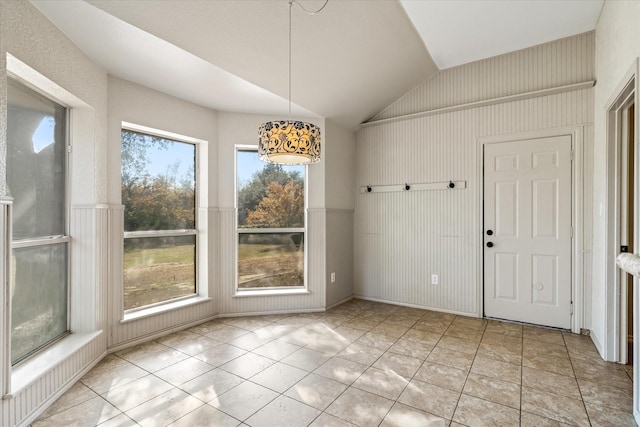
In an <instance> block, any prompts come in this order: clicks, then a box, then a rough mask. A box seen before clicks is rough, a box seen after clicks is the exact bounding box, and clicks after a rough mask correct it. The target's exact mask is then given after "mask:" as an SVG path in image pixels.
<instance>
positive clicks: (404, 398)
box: [398, 380, 460, 420]
mask: <svg viewBox="0 0 640 427" xmlns="http://www.w3.org/2000/svg"><path fill="white" fill-rule="evenodd" d="M459 398H460V393H457V392H454V391H451V390H447V389H445V388H442V387H438V386H437V385H433V384H428V383H425V382H422V381H417V380H412V381H411V382H410V383H409V385H408V386H407V387H406V388H405V389H404V391H403V392H402V394H401V395H400V398H398V402H400V403H404V404H405V405H409V406H412V407H414V408H417V409H420V410H422V411H425V412H429V413H431V414H434V415H437V416H439V417H442V418H446V419H448V420H450V419H451V417H452V416H453V411H454V410H455V408H456V404H457V403H458V399H459Z"/></svg>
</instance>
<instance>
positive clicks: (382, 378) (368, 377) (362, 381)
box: [352, 368, 409, 400]
mask: <svg viewBox="0 0 640 427" xmlns="http://www.w3.org/2000/svg"><path fill="white" fill-rule="evenodd" d="M407 384H409V380H408V379H406V378H405V377H403V376H400V375H398V374H397V373H395V372H393V371H390V370H380V369H376V368H369V369H367V370H366V371H365V373H364V374H362V375H360V377H359V378H358V379H357V380H356V382H354V383H353V385H352V387H356V388H359V389H360V390H365V391H368V392H369V393H374V394H377V395H379V396H382V397H386V398H387V399H391V400H396V399H397V398H398V397H399V396H400V393H402V390H404V388H405V387H406V386H407Z"/></svg>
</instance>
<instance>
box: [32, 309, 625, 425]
mask: <svg viewBox="0 0 640 427" xmlns="http://www.w3.org/2000/svg"><path fill="white" fill-rule="evenodd" d="M94 425H100V426H109V427H112V426H134V425H142V426H166V425H171V426H185V427H196V426H238V425H243V426H255V427H258V426H269V427H273V426H286V427H297V426H314V427H318V426H351V425H359V426H367V427H368V426H378V425H379V426H385V427H390V426H398V427H411V426H448V425H450V426H486V425H493V426H522V427H527V426H564V425H578V426H588V425H594V426H633V425H635V423H634V421H633V416H632V382H631V368H630V367H625V366H621V365H617V364H613V363H607V362H604V361H602V359H601V358H600V356H599V355H598V353H597V352H596V350H595V348H594V346H593V344H592V342H591V340H590V339H589V338H588V337H584V336H578V335H574V334H570V333H566V332H560V331H556V330H549V329H543V328H536V327H530V326H521V325H516V324H512V323H503V322H496V321H487V320H482V319H474V318H467V317H462V316H454V315H451V314H444V313H437V312H431V311H425V310H418V309H411V308H405V307H398V306H393V305H387V304H379V303H372V302H367V301H362V300H354V301H351V302H348V303H345V304H343V305H341V306H339V307H337V308H334V309H333V310H330V311H328V312H327V313H313V314H297V315H278V316H261V317H239V318H229V319H217V320H214V321H211V322H208V323H204V324H202V325H198V326H195V327H193V328H191V329H188V330H185V331H182V332H177V333H174V334H171V335H168V336H165V337H163V338H161V339H158V340H156V341H153V342H148V343H145V344H141V345H138V346H135V347H132V348H129V349H126V350H123V351H119V352H117V353H115V354H112V355H109V356H107V357H106V358H105V359H104V360H102V361H101V362H100V363H99V364H98V365H97V366H96V367H95V368H94V369H93V370H91V371H90V372H89V373H88V374H87V375H86V376H85V377H84V378H82V380H81V381H80V382H78V383H77V384H75V385H74V386H73V387H72V388H71V389H70V390H69V391H68V392H67V393H65V394H64V395H63V396H62V397H61V398H60V399H58V401H56V402H55V403H54V404H53V405H52V406H51V407H50V408H48V409H47V411H46V412H45V413H43V414H42V416H41V417H40V418H39V419H38V420H37V421H35V422H34V423H33V427H40V426H52V427H55V426H65V427H66V426H83V427H84V426H94Z"/></svg>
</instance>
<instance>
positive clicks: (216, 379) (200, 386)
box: [180, 368, 244, 402]
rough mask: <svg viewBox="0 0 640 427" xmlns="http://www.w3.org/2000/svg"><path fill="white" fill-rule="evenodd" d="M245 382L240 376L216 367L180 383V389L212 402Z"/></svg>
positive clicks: (204, 400)
mask: <svg viewBox="0 0 640 427" xmlns="http://www.w3.org/2000/svg"><path fill="white" fill-rule="evenodd" d="M243 382H244V379H242V378H240V377H239V376H237V375H233V374H231V373H229V372H227V371H224V370H222V369H219V368H216V369H214V370H212V371H209V372H207V373H205V374H203V375H200V376H199V377H196V378H194V379H192V380H191V381H188V382H186V383H184V384H182V385H180V389H182V390H184V391H186V392H187V393H189V394H191V395H192V396H193V397H195V398H197V399H200V400H202V401H203V402H210V401H212V400H213V399H216V398H218V397H219V396H220V395H222V394H224V393H226V392H227V391H229V390H231V389H232V388H233V387H235V386H237V385H238V384H242V383H243Z"/></svg>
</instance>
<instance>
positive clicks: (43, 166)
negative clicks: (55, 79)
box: [7, 80, 69, 365]
mask: <svg viewBox="0 0 640 427" xmlns="http://www.w3.org/2000/svg"><path fill="white" fill-rule="evenodd" d="M7 104H8V105H7V107H8V108H7V186H8V193H9V195H10V196H11V197H12V198H13V210H12V243H11V246H12V253H11V363H12V364H14V365H15V364H16V363H18V362H20V361H21V360H23V359H25V358H26V357H28V356H29V355H31V354H32V353H34V352H36V351H37V350H39V349H41V348H42V347H44V346H46V345H47V344H49V343H51V342H52V341H54V340H56V339H57V338H59V337H61V336H62V335H65V334H66V333H67V332H68V329H69V322H68V312H67V311H68V310H67V307H68V287H69V261H68V260H69V236H68V225H67V182H66V181H67V110H66V108H65V107H63V106H61V105H58V104H56V103H55V102H53V101H51V100H49V99H47V98H45V97H44V96H42V95H40V94H39V93H37V92H35V91H33V90H31V89H29V88H27V87H25V86H23V85H21V84H19V83H17V82H15V81H12V80H9V81H8V87H7Z"/></svg>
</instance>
